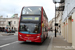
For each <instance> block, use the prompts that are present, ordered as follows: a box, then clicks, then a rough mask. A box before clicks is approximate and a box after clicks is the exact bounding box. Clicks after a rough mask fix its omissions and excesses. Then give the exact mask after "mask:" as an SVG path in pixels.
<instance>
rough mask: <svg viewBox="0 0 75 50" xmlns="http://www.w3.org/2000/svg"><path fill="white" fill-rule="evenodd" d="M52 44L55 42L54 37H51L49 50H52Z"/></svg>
mask: <svg viewBox="0 0 75 50" xmlns="http://www.w3.org/2000/svg"><path fill="white" fill-rule="evenodd" d="M52 42H53V36H52V37H51V42H50V44H49V46H48V49H47V50H51V48H52Z"/></svg>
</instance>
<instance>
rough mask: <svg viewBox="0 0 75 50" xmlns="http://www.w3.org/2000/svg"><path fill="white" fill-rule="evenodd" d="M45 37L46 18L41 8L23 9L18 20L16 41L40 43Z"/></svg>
mask: <svg viewBox="0 0 75 50" xmlns="http://www.w3.org/2000/svg"><path fill="white" fill-rule="evenodd" d="M47 37H48V18H47V16H46V13H45V11H44V9H43V7H41V6H27V7H23V8H22V11H21V15H20V20H19V27H18V40H19V41H26V42H38V43H42V42H43V41H44V40H45V39H46V38H47Z"/></svg>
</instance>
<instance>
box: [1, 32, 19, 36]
mask: <svg viewBox="0 0 75 50" xmlns="http://www.w3.org/2000/svg"><path fill="white" fill-rule="evenodd" d="M9 35H18V32H15V33H5V32H0V36H9Z"/></svg>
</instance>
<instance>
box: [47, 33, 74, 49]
mask: <svg viewBox="0 0 75 50" xmlns="http://www.w3.org/2000/svg"><path fill="white" fill-rule="evenodd" d="M50 34H54V33H50ZM51 37H52V38H51V42H50V44H49V46H48V49H47V50H75V49H74V48H72V44H71V43H68V42H67V41H66V40H65V39H64V38H63V37H62V36H61V35H60V34H59V33H57V37H54V35H53V36H51Z"/></svg>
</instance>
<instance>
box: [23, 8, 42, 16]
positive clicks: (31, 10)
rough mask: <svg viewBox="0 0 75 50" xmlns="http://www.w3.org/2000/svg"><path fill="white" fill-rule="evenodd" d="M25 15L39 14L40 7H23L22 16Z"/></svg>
mask: <svg viewBox="0 0 75 50" xmlns="http://www.w3.org/2000/svg"><path fill="white" fill-rule="evenodd" d="M26 14H33V15H34V14H41V7H24V8H23V10H22V15H26Z"/></svg>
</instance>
